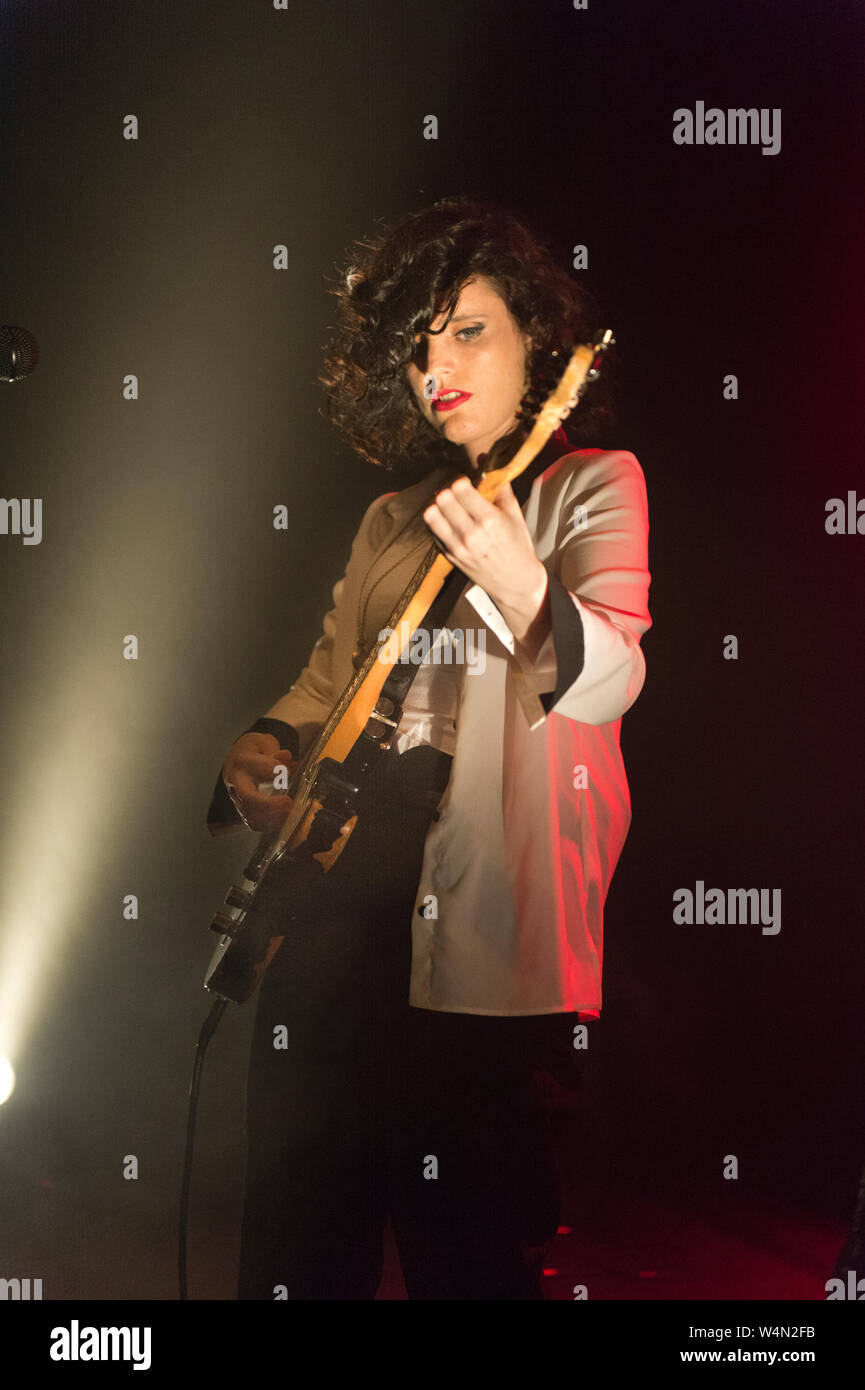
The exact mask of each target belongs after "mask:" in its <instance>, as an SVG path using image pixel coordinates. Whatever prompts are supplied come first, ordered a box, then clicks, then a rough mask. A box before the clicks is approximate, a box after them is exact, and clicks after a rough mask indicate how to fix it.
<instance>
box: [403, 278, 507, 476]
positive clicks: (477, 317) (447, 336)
mask: <svg viewBox="0 0 865 1390" xmlns="http://www.w3.org/2000/svg"><path fill="white" fill-rule="evenodd" d="M444 321H445V315H444V314H439V315H438V316H437V317H436V318H435V319H433V321H432V323H431V324H430V328H431V329H433V330H434V329H438V328H440V327H441V325H442V324H443V323H444ZM422 336H423V337H425V339H426V344H427V359H426V362H427V366H426V372H422V371H421V370H420V368H419V367H417V366H416V365H415V363H414V362H410V363H409V365H408V367H407V368H406V372H407V375H408V381H409V385H410V386H411V389H412V391H413V392H414V395H415V399H416V400H417V403H418V408H419V409H420V410H421V411H422V412H423V414H424V415H425V416H426V418H427V419H428V420H429V421H431V423H432V424H433V425H434V427H435V428H436V429H437V430H440V431H441V433H442V434H443V435H445V436H446V437H447V438H448V439H449V440H450V442H451V443H452V444H461V445H462V446H463V448H464V449H465V451H466V453H467V454H468V456H469V458H470V459H471V462H472V464H473V465H474V464H476V463H477V459H478V455H479V454H482V453H488V452H489V450H490V449H491V448H492V445H493V443H494V442H495V440H497V439H499V438H501V436H502V435H503V434H507V433H508V431H509V430H511V429H512V428H513V426H514V424H515V423H516V419H517V415H516V412H517V408H518V406H519V403H520V401H521V400H522V397H523V396H524V395H525V392H526V390H527V388H528V384H529V383H528V374H527V364H526V353H527V350H528V348H529V346H530V342H531V340H530V339H529V338H528V337H527V336H526V335H524V334H523V333H522V332H521V331H520V328H519V326H518V324H517V322H516V320H515V319H514V318H513V317H512V315H511V313H510V310H509V309H508V307H507V305H506V304H505V301H504V300H503V299H502V297H501V295H500V294H499V292H498V290H497V289H496V287H495V285H494V284H493V283H492V281H491V280H488V279H487V277H486V276H483V275H479V276H476V277H475V278H474V279H473V280H469V281H468V283H467V284H466V285H464V286H463V290H462V293H461V294H460V297H459V300H458V301H457V305H456V308H455V309H454V313H453V318H452V319H451V320H450V322H449V323H448V325H447V328H445V330H444V332H443V333H435V332H433V333H426V334H424V335H421V334H418V335H417V336H416V338H415V342H416V343H420V341H421V337H422ZM421 360H423V358H422V357H421ZM430 372H431V373H432V375H433V376H434V377H435V378H436V381H437V383H438V388H437V389H438V396H439V397H440V396H442V395H446V393H447V392H449V391H460V392H462V393H464V394H463V395H461V396H460V397H457V398H455V399H456V401H457V404H456V405H451V406H450V408H448V405H449V403H448V401H447V400H444V401H442V400H440V399H433V400H427V399H426V398H425V397H424V393H423V386H424V379H425V377H426V375H427V373H430Z"/></svg>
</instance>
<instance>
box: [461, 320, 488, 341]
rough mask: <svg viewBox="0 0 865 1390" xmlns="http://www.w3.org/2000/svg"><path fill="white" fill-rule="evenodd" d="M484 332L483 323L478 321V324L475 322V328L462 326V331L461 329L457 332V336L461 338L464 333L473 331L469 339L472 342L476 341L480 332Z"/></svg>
mask: <svg viewBox="0 0 865 1390" xmlns="http://www.w3.org/2000/svg"><path fill="white" fill-rule="evenodd" d="M482 332H483V324H481V323H478V324H475V326H474V328H461V329H460V331H459V333H458V334H457V337H458V338H461V337H462V335H463V334H464V333H471V334H472V335H473V336H472V337H471V338H469V339H468V340H467V341H468V342H470V343H471V342H474V338H475V337H476V336H477V334H478V333H482Z"/></svg>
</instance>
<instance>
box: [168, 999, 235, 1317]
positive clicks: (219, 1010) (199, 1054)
mask: <svg viewBox="0 0 865 1390" xmlns="http://www.w3.org/2000/svg"><path fill="white" fill-rule="evenodd" d="M228 1002H229V1001H228V1000H227V999H219V998H217V999H215V1000H214V1001H213V1004H212V1005H211V1008H210V1012H209V1014H208V1015H207V1018H206V1019H205V1020H204V1023H203V1024H202V1026H201V1032H200V1033H199V1035H198V1042H197V1043H196V1044H195V1062H194V1064H193V1067H192V1080H191V1081H190V1083H189V1115H188V1118H187V1122H186V1151H185V1153H184V1156H183V1179H182V1182H181V1185H180V1230H179V1239H178V1243H177V1245H178V1248H177V1254H178V1277H179V1282H180V1299H181V1302H183V1303H185V1302H186V1301H187V1298H188V1295H187V1283H186V1238H187V1228H188V1225H189V1189H190V1186H191V1182H192V1154H193V1147H194V1142H195V1116H196V1112H197V1110H198V1092H199V1088H200V1086H201V1073H202V1069H203V1067H204V1054H205V1052H206V1051H207V1044H208V1043H209V1042H210V1039H211V1038H212V1037H213V1035H214V1033H215V1032H216V1030H217V1028H218V1027H219V1020H220V1019H221V1018H222V1015H223V1014H224V1013H225V1009H226V1007H227V1005H228Z"/></svg>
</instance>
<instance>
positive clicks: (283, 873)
mask: <svg viewBox="0 0 865 1390" xmlns="http://www.w3.org/2000/svg"><path fill="white" fill-rule="evenodd" d="M614 342H615V339H614V338H613V335H612V333H611V331H610V330H609V329H607V331H606V332H605V333H604V334H603V336H602V337H600V338H599V339H598V340H597V341H596V342H595V343H592V344H588V343H582V344H580V345H579V346H578V347H577V348H576V349H575V350H574V352H573V354H572V356H571V359H570V361H569V363H568V365H567V367H566V368H565V371H564V373H563V374H562V377H561V380H560V381H559V383H558V386H557V387H556V388H555V390H554V391H553V392H552V393H551V394H550V396H549V397H548V399H547V400H546V401H545V403H544V405H543V406H542V407H541V409H540V411H539V412H538V416H537V419H536V421H535V424H534V426H533V428H532V430H531V432H530V433H529V435H528V436H527V437H526V439H525V440H524V442H523V444H522V445H521V446H520V448H519V449H518V450H517V452H516V454H515V455H514V457H513V458H512V459H511V460H510V461H509V462H508V463H507V464H505V465H504V466H503V467H502V468H496V469H492V470H490V472H488V473H485V474H484V475H483V476H482V477H481V479H480V482H479V483H478V485H477V488H478V491H479V492H480V494H481V495H482V496H483V497H486V498H487V500H488V501H492V500H493V499H494V498H495V497H496V496H497V495H498V493H499V491H500V490H501V488H502V487H504V486H505V484H506V483H509V482H511V481H512V480H513V479H514V478H516V477H518V476H519V475H520V473H522V472H523V471H524V470H525V469H526V468H528V466H529V464H530V463H531V462H532V460H533V459H534V458H535V457H536V455H537V454H538V453H540V451H541V449H542V448H543V447H544V445H545V444H546V442H547V440H548V439H549V437H550V435H551V434H552V433H553V431H554V430H555V429H556V428H557V427H558V426H559V425H560V424H561V422H562V421H563V420H564V419H565V418H566V417H567V416H568V415H569V414H570V413H571V411H572V410H573V408H574V407H575V405H576V404H577V401H578V400H579V398H580V396H581V394H582V392H583V390H584V389H585V387H586V386H587V385H588V384H589V383H590V382H591V381H594V379H595V378H596V377H597V376H598V374H599V372H600V361H601V358H602V356H603V354H604V352H605V351H606V350H607V348H608V347H610V346H611V345H612V343H614ZM453 570H454V566H453V565H452V564H451V563H450V561H449V560H447V559H446V557H445V556H444V555H443V554H442V552H441V550H440V549H439V547H438V545H437V544H436V543H435V542H433V543H432V544H431V546H430V549H429V551H428V553H427V554H426V555H425V557H424V559H423V560H422V561H421V563H420V565H419V566H418V568H417V570H416V571H415V574H414V575H413V576H412V578H411V579H410V581H409V583H408V586H407V587H406V589H405V591H404V593H403V594H402V595H401V597H400V599H399V601H398V603H397V605H396V608H395V609H394V611H393V613H392V614H391V616H390V618H389V620H388V622H387V625H386V626H387V627H388V628H389V629H390V630H391V633H390V635H389V636H387V637H385V638H383V639H381V640H380V641H379V642H377V643H376V644H375V645H374V646H373V647H372V648H371V650H370V651H369V653H368V654H367V656H366V658H365V659H364V660H363V662H362V664H360V665H359V666H358V668H357V669H356V671H355V673H354V675H353V676H352V678H351V680H350V681H349V683H348V685H347V686H346V687H345V689H344V690H343V692H342V694H341V695H340V697H339V699H338V700H337V702H336V704H335V705H334V707H333V710H332V711H331V714H330V716H329V717H328V719H327V722H326V723H325V724H324V725H323V727H322V729H321V731H320V732H319V734H318V736H317V738H316V739H315V740H314V741H313V743H312V744H311V745H310V747H309V748H308V749H307V751H306V753H305V755H304V757H303V758H302V759H301V760H300V761H299V762H298V763H297V764H296V765H295V767H294V770H293V773H292V777H291V781H290V783H289V786H288V787H287V788H286V794H287V795H288V796H291V797H292V798H293V801H292V807H291V810H290V811H289V813H288V815H287V817H286V819H285V821H284V822H283V824H282V826H281V828H280V829H279V830H277V831H268V832H266V833H265V834H264V835H262V836H261V838H260V840H259V842H258V846H257V848H256V850H255V852H254V854H253V856H252V858H251V860H250V861H249V863H248V864H247V866H246V868H245V870H244V880H243V883H242V884H234V885H232V887H231V888H230V889H229V891H228V893H227V895H226V898H225V908H227V910H222V911H220V912H217V913H216V915H215V917H214V918H213V920H212V922H211V923H210V927H211V930H213V931H215V932H217V933H218V934H219V937H220V940H219V943H218V945H217V947H216V950H215V951H214V954H213V958H212V960H211V962H210V965H209V967H208V970H207V974H206V976H205V980H204V987H205V989H207V990H209V991H210V992H211V993H213V994H216V995H218V996H219V997H220V998H222V999H228V1000H232V1001H233V1002H234V1003H237V1004H241V1003H243V1002H244V1001H245V1000H246V999H248V998H249V997H250V995H252V994H253V993H254V992H255V990H256V989H257V988H258V986H259V984H260V983H261V981H262V979H263V978H264V975H265V973H266V971H267V969H268V966H269V965H270V962H271V961H272V960H273V957H274V956H275V954H276V952H277V951H278V950H279V948H280V946H281V945H282V943H283V941H284V940H285V934H286V931H287V929H288V928H289V927H290V924H291V922H292V920H293V919H296V918H297V917H298V916H300V915H301V913H302V914H303V916H304V917H307V916H308V915H309V914H310V912H312V913H314V911H315V889H316V884H317V883H319V882H320V881H321V877H322V875H323V874H325V873H328V872H329V871H330V870H331V869H332V868H333V866H334V864H335V863H336V860H337V859H338V858H339V856H340V854H341V853H342V851H343V849H344V848H345V846H346V844H347V843H348V839H349V836H350V835H351V833H352V831H353V830H354V827H355V825H356V824H357V811H356V809H355V807H356V803H357V798H358V796H359V793H360V789H361V786H362V785H363V782H364V779H365V778H366V777H367V776H368V774H369V771H370V768H371V767H372V766H373V765H374V764H375V763H376V762H377V761H379V760H380V759H381V758H382V757H383V756H384V754H385V753H386V752H387V750H388V749H389V748H390V745H391V743H392V741H393V739H394V737H395V736H396V731H397V726H398V724H399V722H400V719H401V717H402V705H401V703H400V699H399V697H398V692H399V684H398V683H396V684H395V683H394V681H393V679H391V680H390V683H389V678H391V677H392V673H393V668H394V666H395V665H396V663H397V662H398V661H399V658H400V656H401V654H402V652H403V651H404V650H406V648H408V646H409V644H410V642H411V637H412V635H413V634H414V632H415V630H416V629H417V628H418V627H420V626H421V624H422V623H423V622H424V619H425V618H426V616H427V614H428V613H429V611H430V608H431V606H432V605H433V603H434V601H435V600H436V598H437V596H438V595H439V593H440V591H441V589H442V587H443V585H444V584H445V581H446V580H447V579H448V578H449V576H450V575H451V574H452V572H453ZM386 687H387V688H386Z"/></svg>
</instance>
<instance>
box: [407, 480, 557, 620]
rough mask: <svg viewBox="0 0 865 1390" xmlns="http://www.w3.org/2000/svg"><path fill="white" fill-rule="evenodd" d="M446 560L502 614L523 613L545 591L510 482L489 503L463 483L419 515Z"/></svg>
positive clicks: (540, 568) (440, 494)
mask: <svg viewBox="0 0 865 1390" xmlns="http://www.w3.org/2000/svg"><path fill="white" fill-rule="evenodd" d="M423 519H424V521H425V522H426V523H427V525H428V526H429V528H430V530H431V531H432V532H433V533H434V534H435V535H436V536H437V537H438V539H439V540H440V541H441V542H442V545H444V546H445V547H446V549H445V556H446V558H447V559H448V560H450V562H451V564H452V565H456V566H458V568H459V569H461V570H462V571H463V573H464V574H466V575H467V576H468V578H469V579H471V580H472V581H473V582H474V583H475V584H480V586H481V588H482V589H485V590H486V592H487V593H488V594H489V596H490V598H491V599H493V600H494V601H495V602H496V603H497V604H498V605H499V607H500V608H502V609H521V608H524V607H525V605H526V603H527V600H530V598H531V596H532V595H537V594H540V593H541V592H542V590H543V589H544V588H545V586H546V580H547V572H546V570H545V568H544V566H543V564H542V563H541V561H540V560H539V559H538V557H537V555H536V554H535V548H534V544H533V542H532V538H531V536H530V535H529V529H528V527H527V526H526V519H525V517H524V516H523V513H522V511H521V509H520V505H519V503H518V502H517V499H516V497H515V496H514V490H513V488H512V487H511V485H510V483H505V485H504V487H503V488H502V489H501V490H500V492H499V494H498V496H497V497H496V499H495V501H494V502H488V501H487V499H486V498H485V497H482V496H481V494H480V493H479V492H478V490H477V488H476V487H474V486H473V485H472V483H471V482H470V481H469V479H468V478H465V477H463V478H457V479H456V481H455V482H454V483H452V484H451V486H450V487H447V488H444V489H443V490H442V491H441V492H438V493H436V499H435V502H433V503H432V504H431V505H430V506H429V507H427V509H426V511H425V512H424V514H423Z"/></svg>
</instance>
